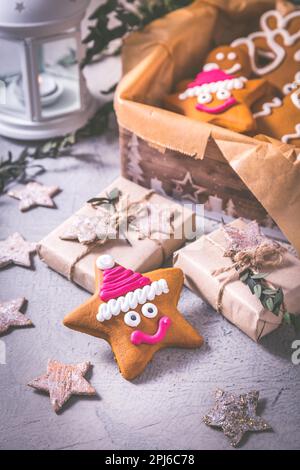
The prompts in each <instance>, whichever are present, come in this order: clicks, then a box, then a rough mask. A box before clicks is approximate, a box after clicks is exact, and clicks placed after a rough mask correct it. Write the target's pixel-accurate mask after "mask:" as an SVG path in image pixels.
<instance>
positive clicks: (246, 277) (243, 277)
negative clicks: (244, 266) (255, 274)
mask: <svg viewBox="0 0 300 470" xmlns="http://www.w3.org/2000/svg"><path fill="white" fill-rule="evenodd" d="M248 277H249V271H246V272H245V273H244V274H242V275H241V276H240V281H242V282H245V281H246V280H247V279H248Z"/></svg>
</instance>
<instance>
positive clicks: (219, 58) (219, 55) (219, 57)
mask: <svg viewBox="0 0 300 470" xmlns="http://www.w3.org/2000/svg"><path fill="white" fill-rule="evenodd" d="M224 58H225V56H224V54H223V52H218V53H217V54H216V59H217V60H223V59H224Z"/></svg>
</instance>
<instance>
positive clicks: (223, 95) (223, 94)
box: [216, 90, 231, 100]
mask: <svg viewBox="0 0 300 470" xmlns="http://www.w3.org/2000/svg"><path fill="white" fill-rule="evenodd" d="M230 96H231V93H230V91H228V90H218V91H217V93H216V97H217V98H218V100H227V99H228V98H230Z"/></svg>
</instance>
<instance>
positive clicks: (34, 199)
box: [8, 181, 60, 212]
mask: <svg viewBox="0 0 300 470" xmlns="http://www.w3.org/2000/svg"><path fill="white" fill-rule="evenodd" d="M59 191H60V189H59V187H58V186H44V185H43V184H40V183H37V182H35V181H32V182H31V183H28V184H26V185H25V186H24V187H22V188H20V189H14V190H11V191H8V195H9V196H10V197H14V198H15V199H19V200H20V204H19V209H20V211H22V212H24V211H27V210H28V209H31V208H32V207H36V206H43V207H54V202H53V201H52V199H51V198H52V196H54V195H55V194H57V193H58V192H59Z"/></svg>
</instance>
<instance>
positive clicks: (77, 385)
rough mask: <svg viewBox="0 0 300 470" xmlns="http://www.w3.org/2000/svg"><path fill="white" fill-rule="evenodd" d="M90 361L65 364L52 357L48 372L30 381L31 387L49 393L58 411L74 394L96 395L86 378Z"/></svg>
mask: <svg viewBox="0 0 300 470" xmlns="http://www.w3.org/2000/svg"><path fill="white" fill-rule="evenodd" d="M90 367H91V364H90V362H82V363H80V364H63V363H62V362H59V361H54V360H52V359H50V360H49V361H48V367H47V373H46V374H44V375H41V376H40V377H38V378H36V379H34V380H32V381H31V382H29V383H28V386H29V387H32V388H35V389H36V390H39V391H41V392H45V393H49V395H50V402H51V405H52V407H53V409H54V411H55V412H56V413H58V412H59V411H60V409H61V408H62V406H63V405H64V404H65V403H66V402H67V401H68V400H69V398H71V396H72V395H90V396H91V395H96V390H95V389H94V387H92V386H91V385H90V384H89V382H88V381H87V380H86V379H85V378H84V376H85V375H86V373H87V372H88V370H89V369H90Z"/></svg>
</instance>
